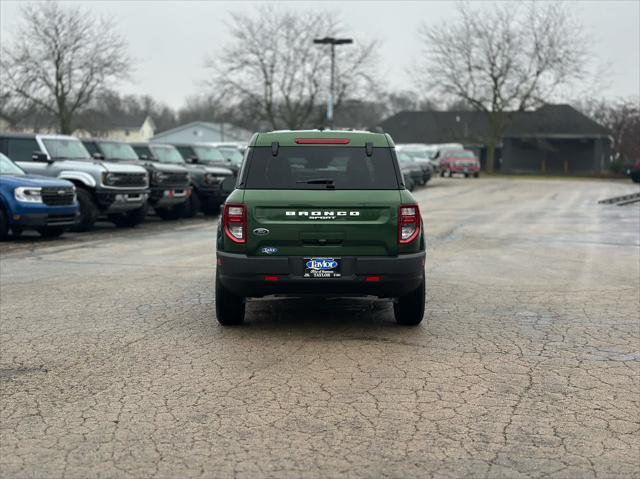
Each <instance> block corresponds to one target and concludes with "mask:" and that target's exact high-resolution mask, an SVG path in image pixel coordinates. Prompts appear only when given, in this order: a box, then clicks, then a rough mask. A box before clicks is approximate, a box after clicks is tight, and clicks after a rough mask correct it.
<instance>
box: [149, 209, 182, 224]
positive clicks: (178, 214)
mask: <svg viewBox="0 0 640 479" xmlns="http://www.w3.org/2000/svg"><path fill="white" fill-rule="evenodd" d="M155 210H156V214H157V215H158V216H159V217H160V218H162V219H163V220H164V221H171V220H177V219H178V218H182V217H183V216H184V210H183V209H177V208H155Z"/></svg>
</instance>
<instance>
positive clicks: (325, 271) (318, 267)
mask: <svg viewBox="0 0 640 479" xmlns="http://www.w3.org/2000/svg"><path fill="white" fill-rule="evenodd" d="M341 276H342V274H341V273H340V258H305V259H304V277H305V278H340V277H341Z"/></svg>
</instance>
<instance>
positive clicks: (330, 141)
mask: <svg viewBox="0 0 640 479" xmlns="http://www.w3.org/2000/svg"><path fill="white" fill-rule="evenodd" d="M350 141H351V140H349V138H296V144H298V145H348V144H349V142H350Z"/></svg>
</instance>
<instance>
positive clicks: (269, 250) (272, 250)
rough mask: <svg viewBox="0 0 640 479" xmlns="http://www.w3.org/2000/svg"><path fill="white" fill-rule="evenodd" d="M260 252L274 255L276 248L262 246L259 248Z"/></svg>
mask: <svg viewBox="0 0 640 479" xmlns="http://www.w3.org/2000/svg"><path fill="white" fill-rule="evenodd" d="M260 252H261V253H263V254H276V253H277V252H278V248H276V247H275V246H264V247H262V248H260Z"/></svg>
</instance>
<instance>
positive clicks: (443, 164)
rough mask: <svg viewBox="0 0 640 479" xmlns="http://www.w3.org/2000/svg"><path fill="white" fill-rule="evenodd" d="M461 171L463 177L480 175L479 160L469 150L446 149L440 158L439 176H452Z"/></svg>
mask: <svg viewBox="0 0 640 479" xmlns="http://www.w3.org/2000/svg"><path fill="white" fill-rule="evenodd" d="M455 173H461V174H463V175H464V176H465V177H467V178H468V177H469V175H473V177H474V178H477V177H478V176H480V161H479V160H478V159H477V158H476V157H475V155H474V154H473V152H471V151H469V150H448V151H445V152H444V154H443V155H442V158H441V159H440V176H445V175H446V176H449V177H451V176H453V175H454V174H455Z"/></svg>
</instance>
